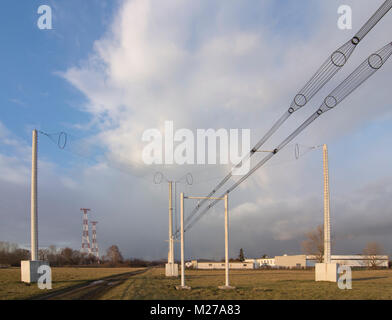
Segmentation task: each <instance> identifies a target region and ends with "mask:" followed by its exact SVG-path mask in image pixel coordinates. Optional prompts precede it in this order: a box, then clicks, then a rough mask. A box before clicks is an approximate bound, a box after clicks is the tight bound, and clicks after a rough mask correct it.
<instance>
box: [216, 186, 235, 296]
mask: <svg viewBox="0 0 392 320" xmlns="http://www.w3.org/2000/svg"><path fill="white" fill-rule="evenodd" d="M223 200H224V202H225V285H224V286H220V287H219V289H223V290H230V289H235V288H234V287H231V286H230V283H229V269H230V268H229V267H230V263H229V195H228V194H227V193H226V194H225V196H224V198H223Z"/></svg>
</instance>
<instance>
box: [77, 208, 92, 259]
mask: <svg viewBox="0 0 392 320" xmlns="http://www.w3.org/2000/svg"><path fill="white" fill-rule="evenodd" d="M80 210H81V211H83V232H82V248H81V250H80V251H81V252H85V253H91V248H90V237H89V235H88V217H87V213H88V212H89V211H90V209H85V208H82V209H80Z"/></svg>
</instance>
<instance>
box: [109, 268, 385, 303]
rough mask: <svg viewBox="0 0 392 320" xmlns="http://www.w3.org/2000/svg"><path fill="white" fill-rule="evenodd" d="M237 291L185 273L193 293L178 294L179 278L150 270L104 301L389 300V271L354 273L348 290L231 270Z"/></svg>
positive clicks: (213, 277) (293, 274)
mask: <svg viewBox="0 0 392 320" xmlns="http://www.w3.org/2000/svg"><path fill="white" fill-rule="evenodd" d="M230 281H231V285H233V286H235V287H236V290H230V291H224V290H219V289H218V286H220V285H223V284H224V271H212V270H208V271H207V270H206V271H202V270H190V271H188V270H187V271H186V284H187V285H189V286H191V287H192V290H190V291H187V290H181V291H177V290H176V289H175V286H176V285H178V284H179V283H180V280H179V279H168V278H166V277H165V276H164V270H163V269H151V270H149V271H147V272H146V273H143V274H141V275H137V276H135V277H132V278H130V279H129V280H128V281H126V282H125V283H123V284H122V285H121V286H118V287H116V288H114V289H113V290H111V291H108V292H107V293H106V294H105V295H104V296H103V297H102V298H103V299H284V300H287V299H334V300H336V299H392V270H375V271H368V270H361V271H353V281H352V289H351V290H340V289H339V288H338V286H337V284H336V283H325V282H315V281H314V271H312V270H238V271H234V270H233V271H231V275H230Z"/></svg>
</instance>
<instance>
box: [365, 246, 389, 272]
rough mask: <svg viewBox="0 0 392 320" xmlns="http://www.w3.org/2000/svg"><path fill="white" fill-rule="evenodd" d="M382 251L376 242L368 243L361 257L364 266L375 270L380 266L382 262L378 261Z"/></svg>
mask: <svg viewBox="0 0 392 320" xmlns="http://www.w3.org/2000/svg"><path fill="white" fill-rule="evenodd" d="M383 252H384V249H383V248H382V246H381V245H380V244H379V243H377V242H369V243H368V244H367V245H366V247H365V248H364V249H363V255H364V259H365V261H364V262H365V264H366V266H367V267H368V268H372V269H376V268H377V267H379V266H380V265H381V264H382V262H383V261H382V260H380V259H379V256H380V255H382V254H383Z"/></svg>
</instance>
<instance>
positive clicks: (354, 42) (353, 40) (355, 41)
mask: <svg viewBox="0 0 392 320" xmlns="http://www.w3.org/2000/svg"><path fill="white" fill-rule="evenodd" d="M359 41H360V40H359V38H358V37H354V38H352V39H351V43H352V44H353V45H354V46H356V45H357V44H358V43H359Z"/></svg>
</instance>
